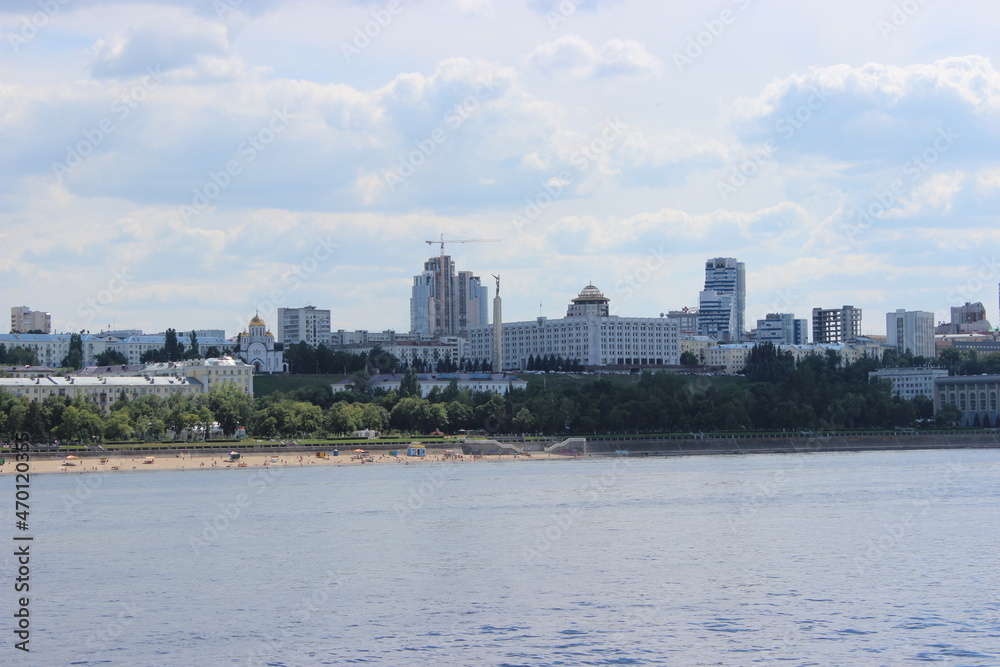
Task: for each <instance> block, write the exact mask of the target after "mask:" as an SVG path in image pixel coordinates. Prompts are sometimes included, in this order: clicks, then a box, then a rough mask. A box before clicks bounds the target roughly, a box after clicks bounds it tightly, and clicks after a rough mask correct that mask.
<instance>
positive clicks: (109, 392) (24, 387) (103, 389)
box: [0, 376, 203, 412]
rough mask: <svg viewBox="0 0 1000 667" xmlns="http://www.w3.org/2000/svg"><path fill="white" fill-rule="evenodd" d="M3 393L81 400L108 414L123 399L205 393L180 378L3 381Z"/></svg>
mask: <svg viewBox="0 0 1000 667" xmlns="http://www.w3.org/2000/svg"><path fill="white" fill-rule="evenodd" d="M0 390H2V391H7V392H9V393H11V394H14V395H15V396H23V397H25V398H27V399H29V400H31V401H44V400H45V399H46V398H48V397H49V396H59V397H65V398H69V399H74V398H77V397H82V398H84V399H86V400H88V401H91V402H93V403H95V404H96V405H98V406H99V407H100V408H101V410H102V411H103V412H108V411H110V409H111V406H112V405H113V404H114V403H115V401H117V400H118V399H119V398H120V397H122V396H125V397H126V398H129V399H135V398H139V397H141V396H159V397H160V398H164V399H165V398H169V397H170V396H171V395H173V394H183V395H194V394H199V393H201V392H202V391H203V388H202V386H201V383H200V382H198V381H197V380H195V379H192V378H177V377H135V376H109V377H75V376H67V377H57V376H46V377H41V378H0Z"/></svg>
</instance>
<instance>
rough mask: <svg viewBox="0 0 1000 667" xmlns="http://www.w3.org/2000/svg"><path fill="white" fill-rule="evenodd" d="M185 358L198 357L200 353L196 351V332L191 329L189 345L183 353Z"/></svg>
mask: <svg viewBox="0 0 1000 667" xmlns="http://www.w3.org/2000/svg"><path fill="white" fill-rule="evenodd" d="M185 358H187V359H200V358H201V355H200V354H199V353H198V334H196V333H195V332H194V330H193V329H192V330H191V347H190V349H189V350H188V352H187V354H186V355H185Z"/></svg>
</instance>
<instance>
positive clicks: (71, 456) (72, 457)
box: [66, 454, 78, 459]
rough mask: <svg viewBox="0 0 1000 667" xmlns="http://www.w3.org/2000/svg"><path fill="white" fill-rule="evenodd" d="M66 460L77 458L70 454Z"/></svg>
mask: <svg viewBox="0 0 1000 667" xmlns="http://www.w3.org/2000/svg"><path fill="white" fill-rule="evenodd" d="M66 458H68V459H75V458H78V457H76V456H73V455H72V454H70V455H69V456H67V457H66Z"/></svg>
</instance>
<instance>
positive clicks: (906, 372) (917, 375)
mask: <svg viewBox="0 0 1000 667" xmlns="http://www.w3.org/2000/svg"><path fill="white" fill-rule="evenodd" d="M942 377H948V371H947V370H945V369H943V368H882V369H879V370H877V371H872V372H870V373H868V379H869V380H873V379H879V380H888V381H889V382H891V383H892V394H893V396H899V397H900V398H903V399H906V400H910V401H912V400H913V399H914V398H916V397H917V396H926V397H927V398H930V399H933V398H934V381H935V380H936V379H938V378H942Z"/></svg>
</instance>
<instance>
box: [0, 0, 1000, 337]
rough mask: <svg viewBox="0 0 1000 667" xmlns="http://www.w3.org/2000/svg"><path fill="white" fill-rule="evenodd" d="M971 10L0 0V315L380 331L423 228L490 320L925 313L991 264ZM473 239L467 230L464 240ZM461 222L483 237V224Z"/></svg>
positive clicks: (999, 183)
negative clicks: (730, 311)
mask: <svg viewBox="0 0 1000 667" xmlns="http://www.w3.org/2000/svg"><path fill="white" fill-rule="evenodd" d="M998 24H1000V5H998V4H996V3H988V2H969V1H963V0H958V1H955V2H948V3H945V2H940V1H933V0H895V1H893V2H882V1H875V0H845V1H841V2H836V3H832V2H818V1H810V0H806V1H803V2H791V1H784V2H782V1H777V0H771V1H769V2H765V1H763V0H759V1H758V0H718V1H716V2H693V1H691V2H671V1H663V0H655V1H654V0H634V1H633V0H409V1H407V0H392V1H377V2H350V1H347V0H344V1H330V2H298V1H294V0H289V1H282V2H278V1H271V0H212V1H208V0H205V1H201V0H179V1H173V2H165V1H162V2H157V1H149V2H130V1H124V2H104V1H101V0H5V2H3V3H2V4H0V36H2V43H0V309H3V310H4V311H6V310H7V309H9V307H12V306H21V305H25V306H29V307H30V308H32V309H34V310H42V311H48V312H50V313H51V314H52V321H53V327H54V329H56V330H58V331H74V330H75V331H78V330H90V331H93V332H96V331H99V330H102V329H108V328H115V329H123V328H130V329H143V330H144V331H146V332H157V331H163V330H164V329H166V328H168V327H173V328H176V329H178V330H189V329H193V328H198V329H225V330H226V332H227V334H228V335H230V336H232V335H235V334H236V333H238V332H239V331H240V330H242V329H243V328H244V327H245V326H246V324H247V322H248V320H249V319H250V318H251V317H252V316H253V315H254V313H255V312H259V313H260V314H261V316H262V317H264V319H265V320H266V321H267V322H268V324H271V323H272V322H273V320H274V316H275V311H276V308H278V307H301V306H305V305H314V306H316V307H318V308H325V309H329V310H330V311H331V315H332V327H333V329H334V330H337V329H346V330H355V329H368V330H371V331H380V330H383V329H395V330H396V331H406V330H408V329H409V297H410V286H411V284H412V279H413V276H414V275H416V274H418V273H419V272H420V271H421V270H422V266H423V262H424V261H426V260H427V259H428V258H429V257H431V256H435V255H437V254H439V253H440V252H441V249H442V247H441V245H440V243H428V241H435V240H440V239H441V238H444V239H445V240H446V241H448V240H452V241H457V240H477V241H480V242H478V243H446V244H445V245H444V252H445V253H446V254H450V255H451V256H452V257H453V258H454V261H455V263H456V264H457V266H458V268H459V269H460V270H469V271H473V272H474V273H476V274H477V275H480V276H482V277H483V280H484V283H485V284H489V285H490V297H491V298H492V296H493V292H494V288H493V280H492V278H491V277H490V276H491V274H499V275H500V276H501V295H502V296H503V308H504V319H505V320H507V321H518V320H527V319H533V318H534V317H536V316H538V315H539V314H543V315H545V316H548V317H561V316H563V315H564V314H565V310H566V306H567V305H568V303H569V300H570V299H571V298H572V297H574V296H576V294H577V293H579V291H580V290H581V289H582V288H583V287H584V286H585V285H587V284H588V283H593V284H594V285H596V286H597V287H598V288H600V289H601V290H602V291H603V292H604V293H605V295H606V296H608V297H609V298H610V299H611V310H612V313H613V314H616V315H622V316H636V317H656V316H659V315H660V314H661V313H664V312H666V311H669V310H677V309H681V308H683V307H685V306H686V307H696V306H697V303H698V292H699V290H700V289H702V287H703V284H704V263H705V260H707V259H709V258H712V257H735V258H737V259H739V260H741V261H743V262H745V264H746V270H747V299H746V320H747V322H748V324H753V323H754V322H755V320H756V319H758V318H763V317H764V315H765V314H766V313H769V312H791V313H795V314H796V316H797V317H802V318H809V317H810V315H811V311H812V309H813V308H814V307H823V308H838V307H840V306H842V305H845V304H850V305H853V306H855V307H858V308H861V309H862V310H863V313H864V315H863V320H862V331H863V333H870V334H882V333H884V332H885V314H886V313H887V312H890V311H894V310H896V309H899V308H904V309H907V310H925V311H932V312H934V313H935V317H936V320H938V321H942V320H947V319H948V318H949V309H950V307H951V306H956V305H961V304H962V303H964V302H966V301H972V302H975V301H982V302H983V303H984V304H985V306H986V309H987V314H988V317H989V319H990V320H991V321H992V323H993V324H994V325H996V324H997V323H998V320H1000V314H998V310H997V309H998V296H997V295H998V292H997V285H998V282H1000V258H998V256H997V255H998V253H997V252H996V250H997V247H998V246H997V241H998V240H1000V228H998V226H997V225H996V212H997V210H998V208H1000V206H998V204H1000V163H998V158H1000V145H998V144H1000V72H998V70H997V66H998V65H1000V53H998V49H1000V42H998V41H997V40H996V25H998ZM492 240H496V241H495V242H493V241H492ZM486 241H490V242H486Z"/></svg>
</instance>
